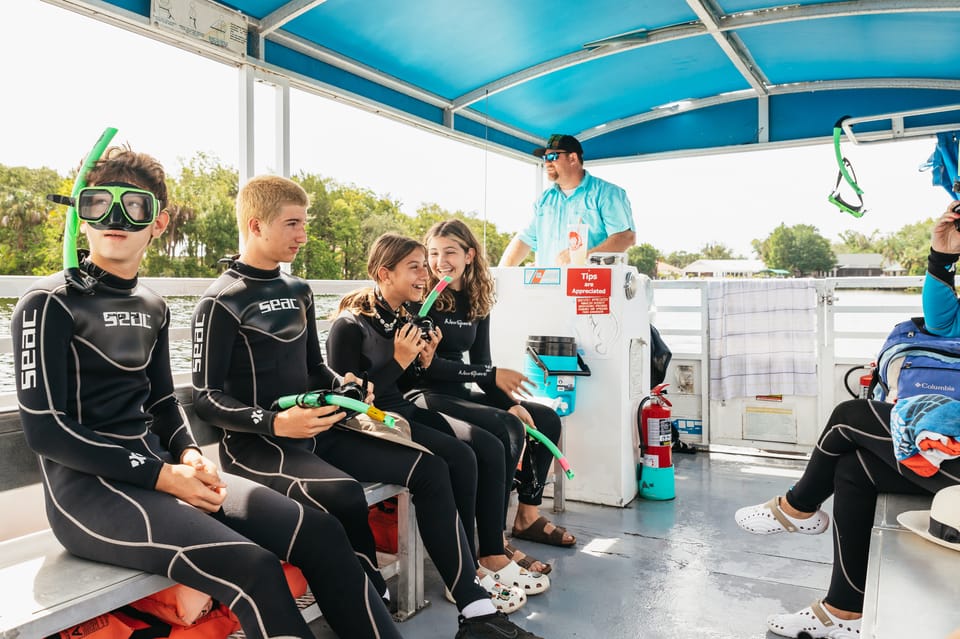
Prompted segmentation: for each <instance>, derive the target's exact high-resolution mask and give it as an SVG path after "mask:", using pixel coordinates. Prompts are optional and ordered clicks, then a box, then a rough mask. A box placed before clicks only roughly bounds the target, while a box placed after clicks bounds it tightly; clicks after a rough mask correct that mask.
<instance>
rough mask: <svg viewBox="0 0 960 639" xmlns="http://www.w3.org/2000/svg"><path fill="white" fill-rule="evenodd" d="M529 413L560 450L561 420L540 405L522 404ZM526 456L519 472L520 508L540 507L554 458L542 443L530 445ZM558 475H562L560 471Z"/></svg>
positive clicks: (533, 403) (535, 403) (547, 407)
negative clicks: (527, 506)
mask: <svg viewBox="0 0 960 639" xmlns="http://www.w3.org/2000/svg"><path fill="white" fill-rule="evenodd" d="M520 403H521V405H522V406H523V407H524V408H526V409H527V412H528V413H530V417H532V418H533V423H534V424H536V425H537V430H539V431H540V432H541V433H543V434H544V435H545V436H546V437H547V439H549V440H550V441H552V442H553V443H554V445H556V446H557V447H558V448H559V446H560V428H561V424H560V416H559V415H557V412H556V411H555V410H553V409H552V408H550V407H549V406H544V405H543V404H539V403H537V402H520ZM526 450H527V452H526V453H525V454H524V456H523V465H522V466H521V468H520V470H518V471H517V480H518V482H519V486H518V488H517V498H518V499H519V500H520V503H521V504H527V505H530V506H539V505H540V504H541V503H543V489H544V487H545V486H546V483H547V473H549V472H550V464H552V463H553V454H552V453H551V452H550V451H549V450H547V447H546V446H544V445H543V444H541V443H539V442H534V441H532V440H529V441H527V449H526ZM557 472H559V471H557Z"/></svg>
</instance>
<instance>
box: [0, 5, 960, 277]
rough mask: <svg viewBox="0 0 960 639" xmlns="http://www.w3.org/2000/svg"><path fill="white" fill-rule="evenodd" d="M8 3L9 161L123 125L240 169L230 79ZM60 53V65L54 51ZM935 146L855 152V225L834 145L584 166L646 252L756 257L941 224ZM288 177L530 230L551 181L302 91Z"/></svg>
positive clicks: (63, 151)
mask: <svg viewBox="0 0 960 639" xmlns="http://www.w3.org/2000/svg"><path fill="white" fill-rule="evenodd" d="M8 4H9V6H5V8H4V16H5V18H6V24H7V25H8V28H7V29H6V30H5V33H4V37H3V38H0V60H3V61H4V64H3V74H2V81H3V82H4V88H3V95H4V98H3V100H2V101H0V164H4V165H7V166H27V167H31V168H38V167H42V166H46V167H50V168H53V169H56V170H58V171H59V172H61V173H63V174H66V173H67V172H68V171H69V170H71V169H72V168H75V167H76V166H77V165H78V164H79V162H80V160H81V158H82V156H83V155H84V154H85V153H86V152H87V151H88V150H89V148H90V147H91V146H92V145H93V142H94V141H96V139H97V137H98V136H99V135H100V133H101V132H102V131H103V129H104V128H105V127H107V126H114V127H117V128H118V129H119V132H118V134H117V137H116V138H115V142H128V143H129V144H130V145H131V146H132V147H133V148H134V149H135V150H138V151H144V152H147V153H150V154H152V155H154V156H156V157H157V158H158V159H159V160H160V161H161V162H162V163H163V164H164V165H165V167H166V168H167V170H168V172H170V173H173V174H175V173H176V172H177V171H178V168H179V166H181V165H182V164H183V162H185V161H186V160H188V159H189V158H191V157H193V156H194V155H195V154H196V153H197V152H203V153H207V154H209V155H212V156H215V157H217V158H219V159H220V160H221V161H222V162H223V163H225V164H227V165H230V166H233V167H237V166H238V165H239V150H238V131H239V115H238V108H237V99H238V95H239V89H238V79H239V74H238V71H237V70H236V69H235V68H233V67H230V66H227V65H224V64H221V63H217V62H213V61H210V60H207V59H205V58H202V57H200V56H198V55H196V54H192V53H189V52H186V51H181V50H180V49H177V48H174V47H172V46H169V45H165V44H161V43H159V42H155V41H153V40H150V39H149V38H146V37H143V36H139V35H135V34H132V33H129V32H127V31H124V30H123V29H120V28H117V27H113V26H111V25H108V24H105V23H102V22H99V21H97V20H94V19H92V18H88V17H86V16H82V15H79V14H77V13H74V12H73V11H69V10H66V9H63V8H60V7H57V6H53V5H49V4H46V3H45V2H42V1H41V0H18V1H17V2H15V3H12V2H11V3H8ZM52 43H56V49H57V50H60V51H63V52H65V54H64V55H54V54H53V53H52V52H53V44H52ZM85 69H89V72H87V71H85ZM137 82H142V83H143V88H142V90H141V89H139V88H137V87H136V83H137ZM256 96H257V98H256V109H257V122H258V128H257V138H256V140H257V144H258V146H259V145H262V147H261V148H267V149H270V148H271V146H270V145H271V144H272V117H273V98H272V94H271V92H270V91H269V90H267V89H266V88H258V89H257V92H256ZM260 122H263V126H260ZM828 133H829V132H825V135H826V134H828ZM933 148H934V141H933V139H932V138H931V139H914V140H907V141H900V142H895V143H882V144H860V145H854V144H852V143H850V142H847V143H845V144H844V147H843V150H844V154H845V155H846V157H847V158H848V159H849V160H850V161H851V162H852V163H853V166H854V168H855V170H856V174H857V178H858V183H859V184H860V186H861V188H863V189H864V191H865V194H864V201H865V204H866V208H867V213H866V214H865V215H864V216H863V217H862V218H859V219H857V218H854V217H853V216H851V215H849V214H847V213H843V212H841V211H839V210H838V209H837V208H836V207H834V206H833V205H831V204H830V203H829V202H827V199H826V198H827V194H828V193H830V191H831V190H832V189H833V185H834V181H835V180H836V175H837V166H836V161H835V159H834V151H833V147H832V145H831V144H822V145H815V146H807V147H799V148H793V149H776V150H765V151H749V152H742V153H730V154H723V155H711V156H702V157H694V158H680V159H670V160H655V161H641V162H631V163H623V164H613V165H595V166H592V165H591V164H590V163H589V161H588V163H587V169H588V170H589V171H590V172H591V173H593V174H594V175H596V176H598V177H602V178H604V179H607V180H610V181H611V182H614V183H615V184H617V185H619V186H621V187H623V188H624V189H625V190H626V191H627V195H628V197H629V199H630V201H631V204H632V207H633V214H634V221H635V225H636V229H637V241H638V242H640V243H643V242H646V243H650V244H652V245H653V246H655V247H656V248H657V249H659V250H660V251H661V252H662V253H664V254H666V253H670V252H672V251H679V250H683V251H688V252H696V251H698V250H700V249H701V248H702V247H703V246H704V245H706V244H708V243H719V244H723V245H725V246H727V247H729V248H731V249H732V250H733V251H734V253H735V254H737V255H740V256H742V257H747V258H753V257H755V255H754V254H753V253H752V248H751V241H752V240H754V239H763V238H765V237H767V236H768V235H769V234H770V232H771V231H773V229H775V228H776V227H777V226H779V225H780V224H781V223H783V224H786V225H787V226H793V225H795V224H811V225H813V226H815V227H817V228H818V229H819V231H820V233H821V234H822V235H824V237H826V238H827V239H828V240H830V241H831V242H835V241H837V240H838V234H839V233H841V232H843V231H847V230H854V231H858V232H861V233H864V234H865V235H868V236H869V235H870V234H871V233H874V232H878V233H879V234H887V233H892V232H895V231H897V230H898V229H900V228H901V227H903V226H904V225H906V224H911V223H914V222H918V221H921V220H925V219H927V218H930V217H934V216H938V215H939V214H940V213H941V212H943V211H944V210H945V209H946V206H947V204H948V203H949V196H948V195H947V193H946V192H945V191H944V190H943V189H942V188H941V187H939V186H936V187H935V186H933V185H932V184H931V178H930V173H929V172H920V171H919V168H918V167H919V166H920V165H921V164H922V163H923V162H925V161H926V159H927V158H928V157H929V156H930V154H931V152H932V151H933ZM291 170H292V173H293V174H297V173H300V172H304V173H312V174H319V175H322V176H324V177H329V178H333V179H335V180H337V181H338V182H341V183H346V184H356V185H357V186H361V187H364V188H367V189H370V190H371V191H373V192H374V193H376V194H377V195H379V196H383V197H389V198H391V199H393V200H397V201H399V202H400V203H401V209H402V210H403V211H404V212H406V213H409V214H413V213H415V211H416V209H417V208H418V207H419V206H421V204H423V203H436V204H438V205H440V206H441V207H442V208H444V209H447V210H450V211H456V210H461V211H467V212H474V213H476V214H477V216H478V217H480V218H484V219H487V220H489V221H490V222H492V223H493V224H495V225H496V226H497V228H498V229H499V230H500V231H508V232H514V231H518V230H520V229H521V228H522V227H523V226H525V224H526V223H527V222H528V221H529V219H530V216H531V215H532V211H533V208H532V206H533V202H534V200H535V199H536V197H537V195H538V194H539V188H543V187H544V186H546V185H547V184H549V183H548V182H547V181H546V179H545V178H541V176H538V173H539V171H540V168H539V167H537V166H536V165H535V164H529V163H525V162H521V161H519V160H515V159H511V158H507V157H505V156H502V155H500V154H498V153H496V152H495V151H493V150H491V149H484V148H480V147H475V146H471V145H467V144H463V143H460V142H456V141H454V140H450V139H448V138H445V137H443V136H441V135H438V134H435V133H432V132H429V131H426V130H424V129H420V128H417V127H412V126H409V125H405V124H402V123H398V122H396V121H394V120H391V119H389V118H386V117H383V116H379V115H376V114H373V113H368V112H366V111H362V110H359V109H356V108H353V107H349V106H347V105H344V104H342V103H338V102H335V101H333V100H330V99H326V98H322V97H319V96H315V95H310V94H306V93H304V92H300V91H297V90H292V91H291ZM256 171H257V172H258V173H259V172H275V166H274V163H273V161H272V158H270V157H258V158H256Z"/></svg>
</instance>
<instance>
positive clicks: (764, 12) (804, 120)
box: [48, 0, 960, 161]
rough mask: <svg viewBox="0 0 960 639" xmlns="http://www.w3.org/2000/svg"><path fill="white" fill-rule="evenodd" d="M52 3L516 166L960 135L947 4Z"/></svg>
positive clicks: (959, 21) (951, 1)
mask: <svg viewBox="0 0 960 639" xmlns="http://www.w3.org/2000/svg"><path fill="white" fill-rule="evenodd" d="M48 1H50V2H52V3H53V4H60V5H63V6H65V7H67V8H71V9H74V10H78V11H81V12H84V13H90V14H93V15H94V16H95V17H99V18H101V19H106V20H108V21H112V22H115V23H121V24H122V25H123V26H127V27H128V28H133V29H135V30H141V31H144V32H147V33H148V34H149V35H152V36H153V37H157V38H160V39H167V40H170V41H173V42H174V43H176V44H178V45H179V46H183V47H185V48H190V49H192V50H195V51H198V52H200V53H201V54H204V55H208V56H210V57H216V58H220V59H222V60H224V61H226V62H230V63H236V64H239V65H244V64H249V65H253V66H255V67H256V68H257V69H259V70H261V71H263V72H267V73H275V74H278V75H279V76H282V77H284V78H288V79H289V82H290V85H291V86H297V87H299V88H306V89H308V90H311V91H314V92H317V93H321V94H328V95H332V96H335V97H337V98H338V99H341V100H346V101H348V102H351V103H353V104H356V105H359V106H362V107H364V108H367V109H371V110H376V111H378V112H382V113H385V114H387V115H390V116H392V117H396V118H399V119H402V120H405V121H407V122H410V123H413V124H415V125H417V126H421V127H425V128H430V129H433V130H437V131H440V132H443V133H446V134H448V135H451V136H453V137H456V138H458V139H461V140H464V141H467V142H471V143H474V144H482V145H488V146H490V147H493V148H495V149H496V150H498V151H500V152H504V153H507V154H510V155H516V156H518V157H527V158H529V152H530V151H531V150H532V149H534V148H535V147H537V146H541V145H542V144H543V143H544V141H545V140H546V139H547V138H548V137H549V136H550V134H552V133H558V132H559V133H568V134H572V135H575V136H577V137H578V138H579V139H580V140H581V142H582V143H583V147H584V156H585V158H586V159H588V160H593V161H598V160H599V161H618V160H623V161H628V160H638V159H646V158H650V159H653V158H657V157H663V156H665V155H667V156H669V155H678V154H679V155H698V154H705V153H716V152H726V151H740V150H746V149H749V148H759V147H762V146H795V145H801V144H811V143H822V142H827V141H829V139H830V135H831V133H832V129H833V125H834V123H835V122H837V120H838V119H839V118H841V117H843V116H850V117H851V118H852V119H851V120H850V122H855V123H856V125H855V126H856V139H855V141H856V142H864V141H874V140H883V139H891V138H897V137H908V136H912V135H931V134H933V133H937V132H940V131H945V130H952V129H960V64H958V56H957V52H958V50H960V49H958V44H957V43H958V34H960V3H958V2H956V1H955V0H917V1H911V0H860V1H856V2H853V1H825V2H824V1H820V2H816V1H810V0H798V1H794V2H790V3H789V4H779V3H777V2H771V1H766V0H634V1H631V2H625V1H624V0H591V1H590V2H584V1H583V0H553V1H552V2H548V3H544V2H522V1H517V0H483V1H482V2H475V1H471V2H466V1H463V0H403V1H397V0H231V1H225V0H224V1H213V0H48ZM211 16H216V19H215V20H211ZM848 135H852V130H848Z"/></svg>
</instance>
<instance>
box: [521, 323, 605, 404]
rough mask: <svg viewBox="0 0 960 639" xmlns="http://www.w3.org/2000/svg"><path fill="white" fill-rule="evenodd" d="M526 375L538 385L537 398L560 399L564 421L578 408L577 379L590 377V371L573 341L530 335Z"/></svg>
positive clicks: (525, 366) (524, 361) (524, 371)
mask: <svg viewBox="0 0 960 639" xmlns="http://www.w3.org/2000/svg"><path fill="white" fill-rule="evenodd" d="M523 373H524V375H526V376H527V377H529V378H530V379H531V380H533V383H534V384H535V385H536V389H535V390H534V391H533V394H534V395H537V396H540V397H547V398H550V399H559V400H560V401H559V404H558V406H557V408H556V411H557V415H559V416H561V417H565V416H567V415H569V414H570V413H572V412H573V409H574V408H576V404H577V377H586V376H589V375H590V368H589V367H588V366H587V364H586V362H584V361H583V359H582V358H581V357H580V355H579V353H577V340H576V339H575V338H573V337H560V336H553V335H530V336H529V337H527V354H526V357H524V360H523Z"/></svg>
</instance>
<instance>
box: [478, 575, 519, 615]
mask: <svg viewBox="0 0 960 639" xmlns="http://www.w3.org/2000/svg"><path fill="white" fill-rule="evenodd" d="M480 585H481V586H483V589H484V590H486V591H487V593H488V594H489V595H490V601H492V602H493V605H494V607H496V609H497V610H498V611H500V612H502V613H503V614H505V615H509V614H510V613H511V612H516V611H518V610H520V609H521V608H523V607H524V606H525V605H526V603H527V595H525V594H524V592H523V590H522V589H521V588H517V587H516V586H507V585H504V584H502V583H500V582H499V581H497V580H496V579H494V578H493V577H491V576H490V575H486V574H485V575H484V576H482V577H480Z"/></svg>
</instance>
